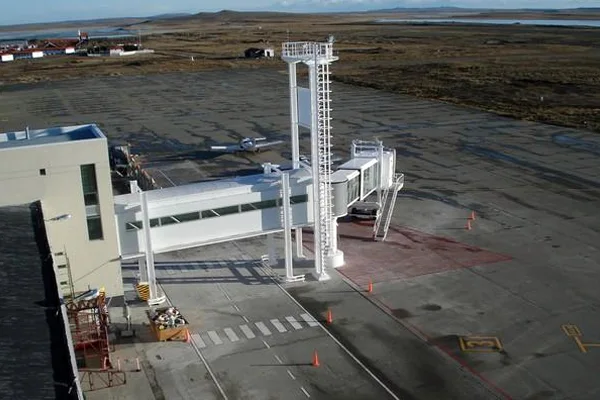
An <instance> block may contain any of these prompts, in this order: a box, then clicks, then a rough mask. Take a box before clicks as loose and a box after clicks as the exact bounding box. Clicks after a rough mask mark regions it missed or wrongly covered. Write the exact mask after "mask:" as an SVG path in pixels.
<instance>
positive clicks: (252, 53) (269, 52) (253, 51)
mask: <svg viewBox="0 0 600 400" xmlns="http://www.w3.org/2000/svg"><path fill="white" fill-rule="evenodd" d="M244 57H246V58H262V57H269V58H270V57H275V50H273V49H271V48H267V49H259V48H256V47H251V48H249V49H246V51H244Z"/></svg>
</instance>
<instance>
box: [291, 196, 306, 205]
mask: <svg viewBox="0 0 600 400" xmlns="http://www.w3.org/2000/svg"><path fill="white" fill-rule="evenodd" d="M306 202H308V195H307V194H299V195H297V196H290V204H300V203H306Z"/></svg>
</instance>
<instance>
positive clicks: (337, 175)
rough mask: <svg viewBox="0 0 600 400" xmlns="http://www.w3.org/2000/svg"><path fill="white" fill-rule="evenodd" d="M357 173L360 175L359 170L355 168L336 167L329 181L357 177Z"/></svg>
mask: <svg viewBox="0 0 600 400" xmlns="http://www.w3.org/2000/svg"><path fill="white" fill-rule="evenodd" d="M358 175H360V171H358V170H355V169H338V170H337V171H335V172H334V173H332V174H331V182H333V183H339V182H345V181H347V180H349V179H352V178H355V177H357V176H358Z"/></svg>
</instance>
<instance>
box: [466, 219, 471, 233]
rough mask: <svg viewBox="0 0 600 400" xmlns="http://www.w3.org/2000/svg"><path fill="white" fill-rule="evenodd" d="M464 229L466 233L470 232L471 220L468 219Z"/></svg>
mask: <svg viewBox="0 0 600 400" xmlns="http://www.w3.org/2000/svg"><path fill="white" fill-rule="evenodd" d="M465 229H466V230H468V231H470V230H471V220H470V219H468V220H467V226H466V227H465Z"/></svg>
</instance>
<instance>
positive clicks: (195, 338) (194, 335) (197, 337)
mask: <svg viewBox="0 0 600 400" xmlns="http://www.w3.org/2000/svg"><path fill="white" fill-rule="evenodd" d="M192 340H193V341H194V343H196V346H198V347H199V348H201V349H203V348H205V347H206V343H204V340H202V338H201V337H200V334H198V333H192Z"/></svg>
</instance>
